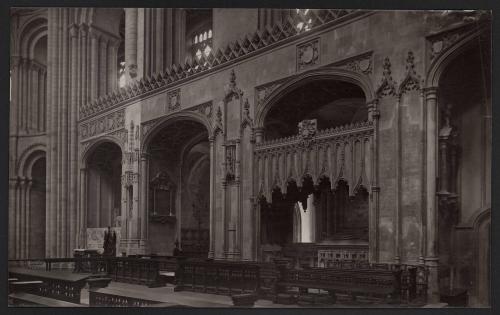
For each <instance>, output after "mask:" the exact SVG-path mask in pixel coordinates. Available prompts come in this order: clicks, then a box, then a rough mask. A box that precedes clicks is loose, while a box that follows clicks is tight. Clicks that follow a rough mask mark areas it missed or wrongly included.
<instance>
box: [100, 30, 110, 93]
mask: <svg viewBox="0 0 500 315" xmlns="http://www.w3.org/2000/svg"><path fill="white" fill-rule="evenodd" d="M108 42H109V40H108V38H107V36H106V37H105V36H103V35H101V38H100V40H99V96H103V95H106V93H107V91H108V87H107V83H108V80H107V77H108V70H107V69H108V67H109V60H108Z"/></svg>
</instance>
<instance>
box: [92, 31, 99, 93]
mask: <svg viewBox="0 0 500 315" xmlns="http://www.w3.org/2000/svg"><path fill="white" fill-rule="evenodd" d="M90 37H91V39H90V99H91V100H95V99H96V98H97V96H98V84H99V82H98V66H99V64H98V63H99V56H98V54H99V34H97V32H96V31H95V29H91V30H90Z"/></svg>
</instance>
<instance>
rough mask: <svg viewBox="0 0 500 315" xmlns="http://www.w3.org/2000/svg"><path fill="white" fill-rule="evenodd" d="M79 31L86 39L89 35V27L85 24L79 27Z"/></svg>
mask: <svg viewBox="0 0 500 315" xmlns="http://www.w3.org/2000/svg"><path fill="white" fill-rule="evenodd" d="M79 31H80V36H82V37H85V38H86V37H87V34H88V31H89V27H88V26H87V25H85V24H82V25H80V27H79Z"/></svg>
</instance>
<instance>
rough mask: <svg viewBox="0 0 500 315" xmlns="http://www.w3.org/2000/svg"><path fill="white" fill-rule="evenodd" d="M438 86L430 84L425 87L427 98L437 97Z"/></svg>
mask: <svg viewBox="0 0 500 315" xmlns="http://www.w3.org/2000/svg"><path fill="white" fill-rule="evenodd" d="M437 92H438V88H437V87H436V86H430V87H426V88H424V95H425V98H426V99H427V100H431V99H437Z"/></svg>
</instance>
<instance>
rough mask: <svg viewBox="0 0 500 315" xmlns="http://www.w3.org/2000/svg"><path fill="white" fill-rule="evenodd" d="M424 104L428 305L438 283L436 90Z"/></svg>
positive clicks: (428, 93) (436, 294)
mask: <svg viewBox="0 0 500 315" xmlns="http://www.w3.org/2000/svg"><path fill="white" fill-rule="evenodd" d="M425 103H426V125H427V127H426V144H427V148H426V149H427V156H426V168H427V170H426V172H427V174H426V184H427V185H426V204H427V209H426V210H427V211H426V212H427V231H426V234H427V238H426V239H427V244H426V257H425V264H426V265H427V267H428V268H429V276H428V291H427V299H428V303H434V302H438V301H439V283H438V265H439V257H438V249H437V243H438V242H437V232H438V213H437V203H436V188H437V187H436V176H437V161H438V156H437V145H438V143H437V130H438V129H437V128H438V126H437V125H438V117H437V115H438V114H437V110H438V103H437V88H434V87H431V88H427V89H426V90H425Z"/></svg>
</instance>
